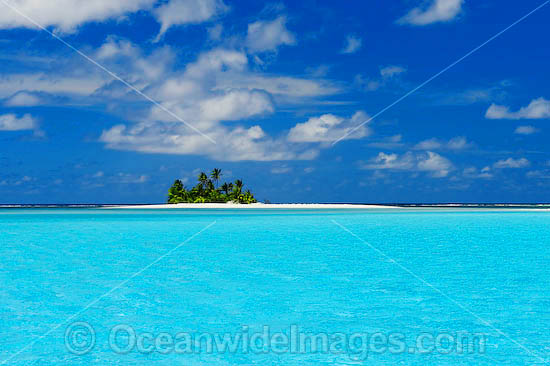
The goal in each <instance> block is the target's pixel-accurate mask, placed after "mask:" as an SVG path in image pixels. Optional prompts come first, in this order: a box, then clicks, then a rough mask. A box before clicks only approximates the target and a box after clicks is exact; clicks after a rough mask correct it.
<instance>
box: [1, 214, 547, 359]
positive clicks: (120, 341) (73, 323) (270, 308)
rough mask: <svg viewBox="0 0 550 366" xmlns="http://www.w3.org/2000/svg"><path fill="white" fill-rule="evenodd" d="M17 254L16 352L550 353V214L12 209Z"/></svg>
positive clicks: (5, 289) (11, 255)
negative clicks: (310, 338) (231, 345)
mask: <svg viewBox="0 0 550 366" xmlns="http://www.w3.org/2000/svg"><path fill="white" fill-rule="evenodd" d="M339 225H341V226H339ZM201 231H202V232H201ZM199 232H200V233H199ZM197 233H199V234H197ZM193 235H195V236H193ZM190 237H192V238H191V239H190ZM0 258H1V260H0V364H2V362H4V363H3V364H5V365H150V364H156V365H191V366H193V365H213V366H217V365H223V366H225V365H539V364H540V365H542V364H544V363H545V362H549V361H550V337H549V334H550V213H549V212H527V211H524V212H520V211H475V210H462V211H461V210H454V211H453V210H443V211H441V210H440V211H433V210H432V211H430V210H422V211H419V210H406V211H391V210H390V211H384V210H380V211H369V212H355V211H345V210H341V211H324V212H322V211H317V212H311V211H292V212H290V211H282V210H279V211H273V210H271V211H270V210H265V211H263V210H262V211H253V212H248V211H246V212H243V211H238V210H235V211H231V210H224V211H216V210H208V211H206V210H205V211H200V212H196V211H185V210H181V211H180V210H166V211H164V210H156V211H141V210H132V211H122V210H100V209H71V210H66V209H7V210H0ZM266 334H267V336H268V338H265V335H266ZM275 334H276V335H277V337H278V339H277V340H273V337H274V335H275ZM293 334H294V336H295V337H296V336H299V337H306V338H304V339H307V335H308V334H309V335H319V336H320V338H319V339H320V341H319V342H318V343H316V344H318V348H317V349H312V348H311V346H309V348H308V343H307V342H304V347H302V346H301V345H299V344H296V342H293V340H292V338H291V337H293ZM199 335H202V336H203V338H199ZM224 335H225V336H227V335H229V336H232V337H234V338H233V339H236V340H239V341H240V343H238V347H237V348H235V349H225V350H224V349H221V350H220V349H213V348H212V347H211V348H208V337H209V336H210V337H212V338H211V339H212V340H213V342H216V338H215V337H218V339H222V338H220V337H223V336H224ZM252 336H255V337H254V338H255V339H254V342H252V341H251V340H250V338H252ZM285 336H286V337H287V339H285ZM238 337H240V338H238ZM247 337H248V338H247ZM324 337H326V338H324ZM464 337H466V338H467V339H468V342H469V341H470V340H472V342H471V343H472V345H468V344H466V346H465V347H466V348H464V345H463V347H462V348H460V347H459V342H458V341H456V339H459V338H461V339H464ZM476 337H479V338H476ZM245 339H246V341H245ZM325 339H326V341H325ZM418 339H421V342H420V347H419V346H418ZM480 339H481V340H482V341H480V342H478V343H479V344H477V347H476V342H477V341H476V340H480ZM276 342H279V343H276ZM285 342H286V343H285ZM323 342H324V343H323ZM327 342H328V346H329V348H326V347H325V346H326V345H327ZM468 342H467V343H468ZM297 343H299V342H297ZM463 343H464V342H463ZM482 343H483V344H482ZM214 344H216V343H214ZM245 344H246V346H247V347H248V348H247V347H245V346H243V345H245ZM366 345H368V347H367V346H366ZM291 347H293V349H291ZM220 348H221V347H220ZM461 350H462V351H461Z"/></svg>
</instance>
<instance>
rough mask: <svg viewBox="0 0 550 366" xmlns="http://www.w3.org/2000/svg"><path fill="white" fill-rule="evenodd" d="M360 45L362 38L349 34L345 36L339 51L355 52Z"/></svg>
mask: <svg viewBox="0 0 550 366" xmlns="http://www.w3.org/2000/svg"><path fill="white" fill-rule="evenodd" d="M362 45H363V40H362V39H361V38H359V37H355V36H352V35H349V36H347V37H346V44H345V45H344V48H342V51H340V52H341V53H345V54H350V53H355V52H357V51H359V50H360V49H361V46H362Z"/></svg>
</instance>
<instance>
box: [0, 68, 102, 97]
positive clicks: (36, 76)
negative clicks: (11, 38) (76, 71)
mask: <svg viewBox="0 0 550 366" xmlns="http://www.w3.org/2000/svg"><path fill="white" fill-rule="evenodd" d="M105 80H106V78H102V77H97V76H96V75H95V74H94V73H89V74H88V75H87V76H86V77H85V76H84V75H81V76H76V75H60V74H55V73H54V72H52V73H51V74H50V73H42V72H40V73H32V74H10V75H2V76H0V98H8V97H11V96H13V95H15V94H17V93H18V92H23V91H26V92H29V93H30V92H31V91H32V92H45V93H50V94H55V95H65V94H71V95H73V96H89V95H90V94H92V93H93V92H94V91H95V90H97V89H98V88H100V87H101V86H102V85H104V83H105Z"/></svg>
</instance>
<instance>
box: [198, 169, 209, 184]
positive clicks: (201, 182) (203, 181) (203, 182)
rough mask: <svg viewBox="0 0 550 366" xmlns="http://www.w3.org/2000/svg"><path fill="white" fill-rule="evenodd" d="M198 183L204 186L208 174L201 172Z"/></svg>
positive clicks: (206, 182)
mask: <svg viewBox="0 0 550 366" xmlns="http://www.w3.org/2000/svg"><path fill="white" fill-rule="evenodd" d="M199 183H200V184H201V185H202V186H203V187H206V185H207V184H208V176H207V175H206V174H205V173H204V172H201V173H200V174H199Z"/></svg>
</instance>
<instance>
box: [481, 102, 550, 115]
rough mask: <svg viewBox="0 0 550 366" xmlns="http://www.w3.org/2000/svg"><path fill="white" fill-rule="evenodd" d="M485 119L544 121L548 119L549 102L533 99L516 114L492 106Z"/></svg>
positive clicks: (504, 108)
mask: <svg viewBox="0 0 550 366" xmlns="http://www.w3.org/2000/svg"><path fill="white" fill-rule="evenodd" d="M485 118H488V119H546V118H550V100H546V99H544V98H538V99H534V100H532V101H531V103H529V105H528V106H527V107H523V108H521V109H520V110H519V111H517V112H512V111H510V108H509V107H506V106H502V105H496V104H492V105H491V106H490V107H489V109H487V112H486V113H485Z"/></svg>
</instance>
